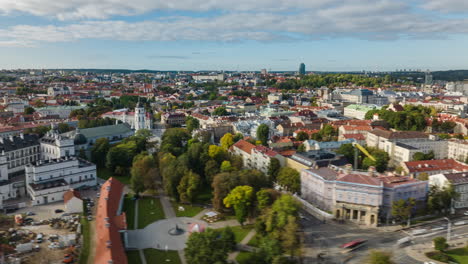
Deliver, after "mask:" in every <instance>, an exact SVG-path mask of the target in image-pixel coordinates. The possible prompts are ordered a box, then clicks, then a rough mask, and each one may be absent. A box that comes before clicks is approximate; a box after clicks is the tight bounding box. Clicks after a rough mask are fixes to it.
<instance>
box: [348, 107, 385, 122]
mask: <svg viewBox="0 0 468 264" xmlns="http://www.w3.org/2000/svg"><path fill="white" fill-rule="evenodd" d="M379 109H381V107H380V106H377V105H372V104H350V105H348V106H346V107H345V108H344V114H343V115H344V116H346V117H349V118H355V119H360V120H364V119H366V114H367V112H369V111H371V110H379Z"/></svg>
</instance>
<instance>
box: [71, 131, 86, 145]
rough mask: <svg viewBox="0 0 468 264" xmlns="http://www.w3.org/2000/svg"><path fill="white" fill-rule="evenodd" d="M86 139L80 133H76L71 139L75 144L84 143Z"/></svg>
mask: <svg viewBox="0 0 468 264" xmlns="http://www.w3.org/2000/svg"><path fill="white" fill-rule="evenodd" d="M87 141H88V140H87V139H86V137H85V136H84V135H83V134H80V133H76V135H75V138H74V139H73V143H75V145H81V144H85V143H86V142H87Z"/></svg>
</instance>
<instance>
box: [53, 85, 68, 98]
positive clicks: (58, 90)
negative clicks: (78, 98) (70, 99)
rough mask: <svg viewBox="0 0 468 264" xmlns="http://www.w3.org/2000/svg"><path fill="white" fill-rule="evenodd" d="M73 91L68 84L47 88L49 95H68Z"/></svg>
mask: <svg viewBox="0 0 468 264" xmlns="http://www.w3.org/2000/svg"><path fill="white" fill-rule="evenodd" d="M71 93H72V89H71V88H70V87H68V86H55V87H49V88H48V89H47V95H49V96H57V95H67V94H71Z"/></svg>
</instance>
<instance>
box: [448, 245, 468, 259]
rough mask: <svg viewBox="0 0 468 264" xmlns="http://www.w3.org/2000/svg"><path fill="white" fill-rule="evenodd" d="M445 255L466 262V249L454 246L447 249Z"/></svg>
mask: <svg viewBox="0 0 468 264" xmlns="http://www.w3.org/2000/svg"><path fill="white" fill-rule="evenodd" d="M447 255H449V256H450V257H452V258H454V259H455V260H456V261H457V262H458V263H468V249H467V248H456V249H452V250H448V251H447Z"/></svg>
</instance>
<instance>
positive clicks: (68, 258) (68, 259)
mask: <svg viewBox="0 0 468 264" xmlns="http://www.w3.org/2000/svg"><path fill="white" fill-rule="evenodd" d="M63 263H73V257H72V255H70V254H66V255H65V256H64V257H63Z"/></svg>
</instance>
